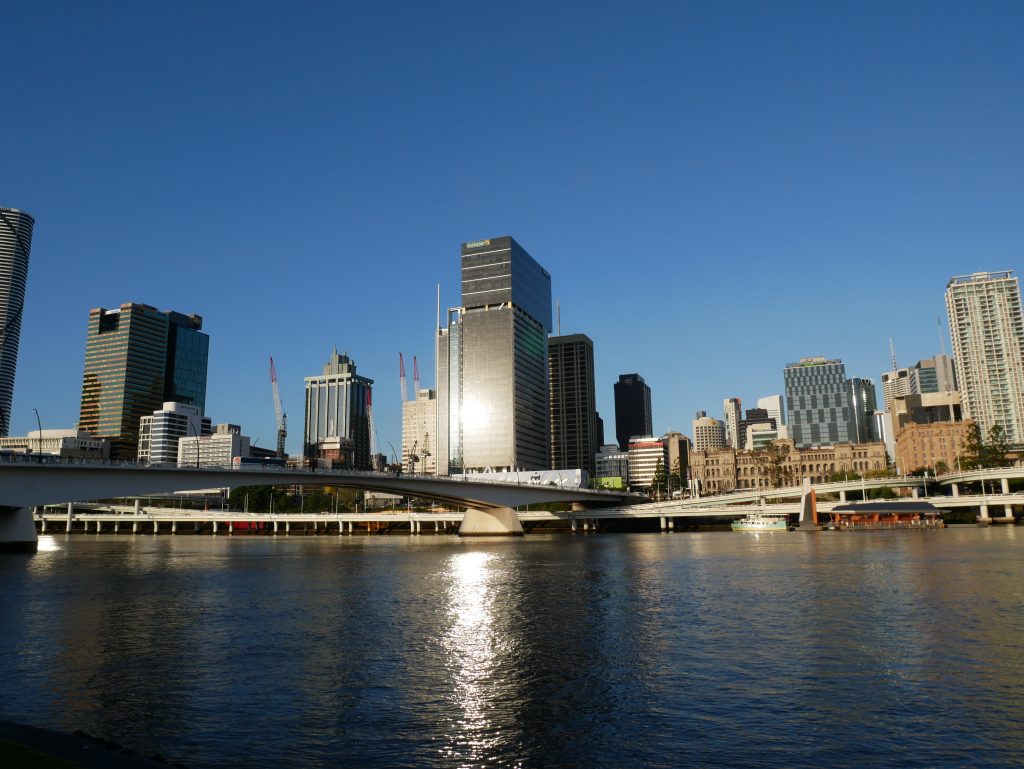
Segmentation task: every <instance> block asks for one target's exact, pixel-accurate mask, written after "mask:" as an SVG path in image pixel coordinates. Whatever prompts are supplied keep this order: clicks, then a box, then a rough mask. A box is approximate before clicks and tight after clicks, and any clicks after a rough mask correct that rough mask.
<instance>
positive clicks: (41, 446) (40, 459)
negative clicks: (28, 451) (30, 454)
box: [32, 409, 43, 464]
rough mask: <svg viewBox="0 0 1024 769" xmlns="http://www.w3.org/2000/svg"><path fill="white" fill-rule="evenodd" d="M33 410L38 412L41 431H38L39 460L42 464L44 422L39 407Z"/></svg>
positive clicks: (38, 426)
mask: <svg viewBox="0 0 1024 769" xmlns="http://www.w3.org/2000/svg"><path fill="white" fill-rule="evenodd" d="M32 410H33V411H35V412H36V427H37V428H39V433H38V436H39V439H38V447H39V459H38V460H37V461H38V462H39V463H40V464H42V461H43V423H42V422H41V421H39V410H38V409H32Z"/></svg>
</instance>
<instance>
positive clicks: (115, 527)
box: [114, 521, 121, 534]
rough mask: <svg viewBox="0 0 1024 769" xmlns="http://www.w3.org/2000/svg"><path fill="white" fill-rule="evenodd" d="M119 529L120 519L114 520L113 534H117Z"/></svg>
mask: <svg viewBox="0 0 1024 769" xmlns="http://www.w3.org/2000/svg"><path fill="white" fill-rule="evenodd" d="M120 531H121V522H120V521H114V533H115V534H119V533H120Z"/></svg>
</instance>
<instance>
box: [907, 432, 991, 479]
mask: <svg viewBox="0 0 1024 769" xmlns="http://www.w3.org/2000/svg"><path fill="white" fill-rule="evenodd" d="M972 426H973V422H971V421H970V420H968V421H966V422H932V423H931V424H916V423H914V422H910V423H908V424H907V425H906V426H905V427H904V428H903V429H902V430H900V432H899V435H898V436H896V469H897V470H898V471H899V472H901V473H909V472H913V471H915V470H919V469H921V468H931V469H933V470H934V469H936V467H938V466H939V463H942V465H943V466H945V469H946V470H947V471H951V470H956V469H957V465H958V459H959V456H960V447H961V446H962V445H963V442H964V437H965V436H966V435H967V432H968V431H969V430H970V429H971V427H972Z"/></svg>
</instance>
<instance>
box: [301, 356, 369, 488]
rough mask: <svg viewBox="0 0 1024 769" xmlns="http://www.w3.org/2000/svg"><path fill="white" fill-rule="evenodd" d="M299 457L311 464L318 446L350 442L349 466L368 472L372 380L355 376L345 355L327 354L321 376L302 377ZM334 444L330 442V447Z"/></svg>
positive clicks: (316, 453) (351, 364)
mask: <svg viewBox="0 0 1024 769" xmlns="http://www.w3.org/2000/svg"><path fill="white" fill-rule="evenodd" d="M305 382H306V411H305V417H306V419H305V431H304V434H303V440H302V442H303V453H304V455H305V457H306V460H307V461H309V462H312V461H314V460H315V459H316V458H317V456H318V453H319V447H320V444H321V443H322V442H324V441H325V440H328V439H337V438H340V439H342V441H343V442H344V441H351V462H352V466H353V467H354V468H355V469H357V470H370V469H371V457H370V413H369V406H370V403H371V397H372V396H371V394H370V393H371V390H372V388H373V380H372V379H368V378H367V377H364V376H360V375H358V374H357V373H356V364H355V361H353V360H352V359H351V358H350V357H349V356H348V355H347V354H342V355H339V354H338V350H337V349H335V350H334V352H332V353H331V357H330V358H329V359H328V361H327V364H326V365H325V366H324V370H323V374H321V375H320V376H311V377H306V379H305ZM336 442H337V441H334V440H331V443H332V444H333V443H336Z"/></svg>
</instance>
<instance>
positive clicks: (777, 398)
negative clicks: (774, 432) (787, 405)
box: [757, 395, 786, 427]
mask: <svg viewBox="0 0 1024 769" xmlns="http://www.w3.org/2000/svg"><path fill="white" fill-rule="evenodd" d="M757 407H758V408H759V409H764V410H765V411H767V412H768V418H769V419H774V420H775V426H776V427H781V426H782V425H784V424H786V410H785V409H784V408H783V405H782V396H781V395H766V396H765V397H763V398H758V399H757Z"/></svg>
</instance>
